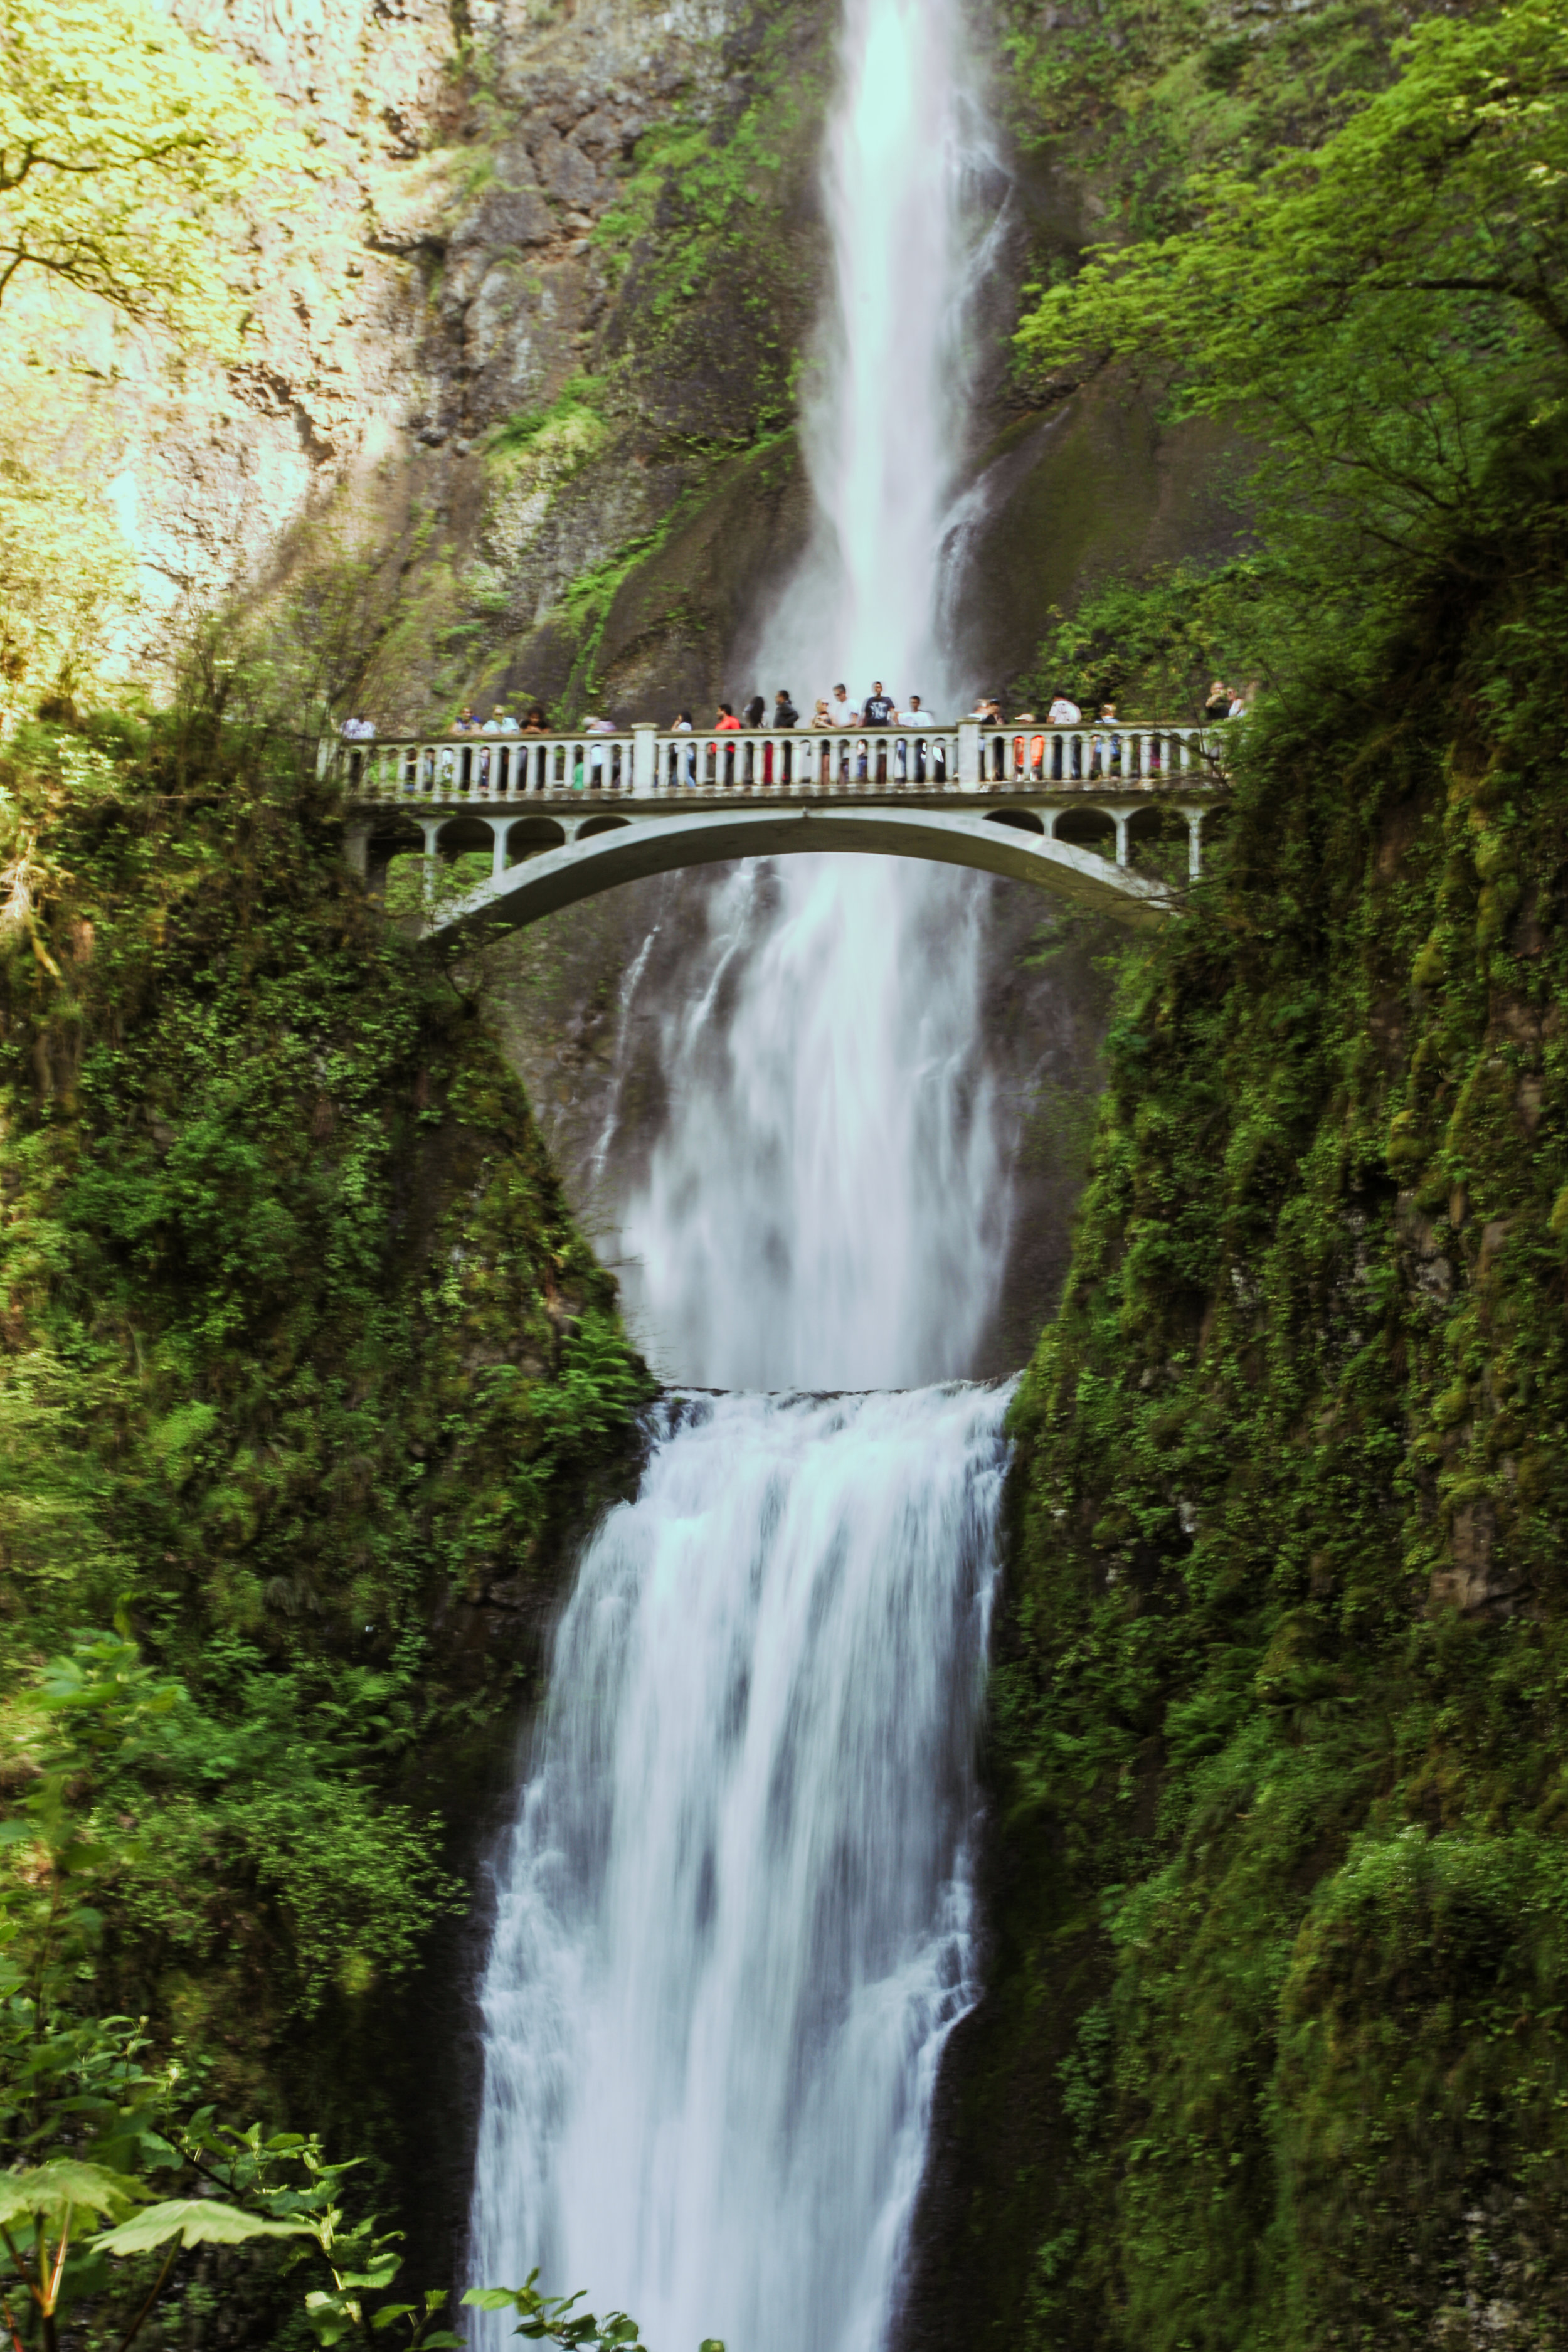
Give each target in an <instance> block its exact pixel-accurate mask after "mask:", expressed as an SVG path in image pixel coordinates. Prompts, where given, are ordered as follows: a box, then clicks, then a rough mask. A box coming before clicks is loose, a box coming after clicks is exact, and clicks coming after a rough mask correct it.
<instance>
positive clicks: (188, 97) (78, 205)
mask: <svg viewBox="0 0 1568 2352" xmlns="http://www.w3.org/2000/svg"><path fill="white" fill-rule="evenodd" d="M0 60H3V69H0V300H3V299H4V298H5V295H6V294H7V293H8V292H9V291H10V289H11V288H12V287H13V286H14V285H15V284H16V283H17V281H18V280H19V279H21V278H25V277H26V276H28V275H36V276H40V277H42V278H47V279H49V280H52V281H53V282H54V283H56V284H57V285H65V286H69V287H73V288H75V289H78V290H79V292H82V293H86V294H90V295H96V296H99V297H100V298H101V299H103V300H104V301H106V302H109V303H110V304H112V305H113V306H114V308H115V309H116V310H120V311H121V312H122V313H123V314H125V315H126V316H127V317H130V318H132V319H135V320H139V321H142V322H143V323H146V324H150V325H156V326H160V327H163V328H164V329H166V330H168V331H171V332H173V333H174V334H175V335H176V336H177V337H178V338H179V339H180V340H181V341H183V342H189V343H196V344H201V345H205V346H207V347H209V348H213V349H216V350H218V351H220V352H224V351H227V350H230V349H232V348H233V347H234V345H235V343H236V341H237V334H238V332H239V330H240V327H241V324H242V321H243V312H244V303H243V298H242V295H241V293H240V292H239V290H238V289H237V288H236V287H235V286H234V285H233V284H231V282H230V278H231V276H232V274H233V273H232V265H231V264H230V260H229V253H228V250H227V249H226V248H228V247H230V246H231V243H232V231H233V227H234V224H235V218H236V210H237V205H239V203H240V201H241V200H242V199H246V198H250V199H254V198H255V197H256V195H257V194H258V186H259V184H260V183H262V182H263V181H264V180H265V179H266V178H267V176H268V174H270V173H297V172H298V171H299V170H300V168H301V166H303V165H304V164H305V163H307V162H308V159H309V151H308V149H307V148H306V146H305V145H304V143H303V142H302V141H301V140H300V138H299V137H298V136H297V135H296V134H295V133H294V132H293V131H292V130H291V129H290V127H289V124H288V122H287V121H286V120H285V118H284V116H283V115H282V113H281V111H280V110H279V106H278V104H277V102H276V101H275V100H274V99H273V98H272V97H271V95H270V93H269V92H268V90H267V89H265V87H264V86H263V84H262V83H261V82H260V81H259V80H258V78H257V77H256V75H255V74H254V73H253V72H252V71H250V69H249V68H247V67H245V66H243V65H240V64H237V63H236V62H234V61H233V60H231V59H230V58H226V57H224V56H223V55H222V54H221V53H220V52H219V51H217V50H216V49H214V48H212V47H209V46H208V45H207V44H205V43H204V42H202V41H200V40H198V39H196V38H195V37H194V36H193V35H191V34H189V33H187V32H186V31H184V28H183V27H182V26H180V25H178V24H176V23H175V22H174V19H173V18H172V17H170V16H165V15H163V13H161V12H160V11H159V10H158V9H157V8H155V7H153V5H151V0H55V5H44V0H0Z"/></svg>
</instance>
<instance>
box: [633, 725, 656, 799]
mask: <svg viewBox="0 0 1568 2352" xmlns="http://www.w3.org/2000/svg"><path fill="white" fill-rule="evenodd" d="M657 783H658V728H657V727H656V726H655V725H654V724H653V722H652V720H651V719H642V720H639V721H638V723H637V725H636V726H635V727H634V728H633V729H632V765H631V777H630V786H631V790H632V791H633V792H634V793H651V792H652V791H653V789H654V787H655V785H656V784H657Z"/></svg>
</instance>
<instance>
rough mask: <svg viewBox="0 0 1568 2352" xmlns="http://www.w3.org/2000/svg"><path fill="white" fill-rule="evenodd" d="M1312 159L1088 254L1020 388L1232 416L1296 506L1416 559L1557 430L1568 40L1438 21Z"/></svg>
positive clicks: (1530, 20) (1209, 187)
mask: <svg viewBox="0 0 1568 2352" xmlns="http://www.w3.org/2000/svg"><path fill="white" fill-rule="evenodd" d="M1397 54H1398V58H1399V62H1400V65H1401V68H1402V69H1401V71H1400V73H1399V75H1398V78H1397V79H1395V80H1394V82H1393V83H1392V85H1391V86H1390V87H1388V88H1387V89H1384V90H1382V91H1381V92H1379V93H1377V94H1376V95H1374V96H1372V97H1370V98H1369V99H1367V100H1366V101H1365V102H1364V103H1363V105H1362V106H1361V107H1360V108H1359V110H1357V111H1356V112H1355V113H1354V114H1352V117H1351V118H1350V120H1349V121H1346V122H1345V123H1343V124H1342V126H1341V127H1340V128H1338V129H1337V130H1336V131H1333V132H1332V133H1331V135H1330V136H1329V137H1327V138H1326V139H1325V140H1324V141H1323V142H1322V143H1321V145H1320V146H1319V147H1317V148H1316V149H1314V150H1311V151H1310V152H1287V153H1284V154H1282V155H1279V156H1278V157H1277V160H1275V161H1273V162H1272V163H1269V164H1268V166H1267V167H1266V168H1265V169H1263V170H1262V171H1261V172H1259V173H1257V174H1256V175H1253V176H1248V175H1247V174H1245V173H1242V172H1240V171H1238V170H1237V169H1234V168H1226V169H1224V170H1216V171H1215V172H1213V173H1208V174H1206V175H1203V176H1201V177H1200V178H1199V179H1198V180H1197V181H1196V182H1195V183H1194V187H1193V191H1192V193H1193V195H1194V201H1195V205H1196V209H1197V214H1198V218H1197V221H1196V224H1195V226H1192V227H1190V228H1186V229H1184V230H1182V231H1180V232H1179V233H1177V234H1174V235H1172V236H1161V237H1149V238H1144V239H1142V240H1140V241H1138V242H1136V243H1133V244H1131V245H1128V246H1125V247H1121V248H1115V247H1107V246H1101V247H1097V248H1095V249H1094V251H1093V253H1092V255H1091V257H1090V258H1089V261H1088V263H1087V264H1086V266H1085V268H1083V269H1082V270H1081V272H1080V273H1079V275H1078V277H1077V278H1074V279H1072V280H1071V281H1070V282H1068V283H1067V284H1065V285H1060V286H1057V287H1053V288H1051V289H1047V291H1045V292H1044V293H1043V294H1042V295H1041V298H1040V300H1039V302H1038V304H1037V308H1036V309H1035V310H1034V311H1033V312H1032V314H1031V315H1030V316H1029V317H1028V318H1027V319H1026V320H1025V321H1024V324H1023V326H1022V328H1021V329H1020V331H1019V335H1018V344H1019V350H1020V354H1021V357H1022V360H1023V362H1024V365H1025V367H1026V370H1027V371H1029V372H1031V373H1036V374H1037V375H1039V374H1043V373H1047V372H1048V371H1050V370H1052V369H1054V368H1057V367H1059V366H1061V365H1063V364H1064V363H1066V362H1072V361H1079V362H1081V360H1082V359H1083V357H1084V356H1085V355H1086V354H1092V355H1096V356H1100V357H1110V358H1118V359H1123V360H1132V361H1134V362H1140V363H1142V364H1144V365H1152V366H1155V367H1157V368H1160V369H1162V370H1163V371H1164V373H1166V375H1167V377H1168V378H1169V380H1170V382H1171V384H1172V386H1173V406H1174V408H1175V409H1176V411H1177V413H1179V414H1186V415H1191V414H1194V413H1196V412H1204V411H1206V412H1209V413H1216V414H1218V413H1229V414H1232V415H1238V416H1239V417H1241V418H1242V420H1243V421H1244V422H1245V423H1246V424H1247V425H1248V426H1249V427H1250V428H1252V429H1254V430H1256V431H1257V432H1258V434H1259V436H1260V437H1261V438H1263V439H1264V440H1265V441H1267V442H1268V443H1269V444H1271V445H1272V446H1273V448H1274V449H1275V451H1276V452H1277V453H1279V454H1280V455H1281V456H1282V457H1283V459H1284V477H1285V482H1286V486H1287V488H1288V489H1289V493H1290V495H1291V497H1295V496H1296V495H1297V494H1298V493H1300V491H1301V489H1302V488H1303V487H1304V486H1305V484H1304V477H1306V476H1308V475H1310V478H1311V479H1310V491H1311V495H1312V497H1313V498H1314V499H1317V500H1318V501H1320V502H1326V507H1325V510H1327V509H1335V507H1336V503H1338V508H1339V512H1340V513H1341V514H1342V510H1343V506H1342V502H1343V500H1344V499H1346V498H1348V499H1351V500H1352V501H1353V503H1354V506H1355V509H1356V518H1357V521H1358V524H1359V526H1360V527H1361V530H1363V533H1364V534H1365V535H1366V536H1367V537H1368V538H1370V539H1371V540H1372V541H1380V540H1381V541H1384V543H1397V544H1399V545H1401V546H1402V547H1407V546H1408V545H1409V543H1410V540H1411V537H1412V534H1413V533H1415V535H1416V536H1417V537H1421V536H1423V535H1424V534H1425V535H1426V536H1428V537H1429V526H1430V524H1431V522H1432V520H1434V518H1435V517H1436V515H1438V514H1441V515H1442V516H1443V517H1445V518H1446V521H1445V524H1444V528H1445V529H1447V527H1448V525H1449V524H1451V523H1452V521H1453V519H1454V517H1455V516H1456V515H1457V514H1458V513H1461V512H1462V511H1463V509H1464V507H1465V504H1466V501H1467V500H1469V499H1474V498H1475V497H1476V496H1477V494H1478V490H1479V485H1480V483H1481V481H1482V479H1483V477H1484V475H1485V472H1486V468H1487V467H1488V466H1489V464H1490V462H1491V461H1492V459H1493V458H1494V457H1495V456H1496V454H1497V452H1498V450H1499V447H1500V445H1501V444H1503V443H1505V442H1508V441H1510V440H1512V439H1514V438H1516V437H1517V432H1518V428H1519V426H1520V425H1521V424H1522V425H1536V424H1539V423H1541V422H1542V419H1544V418H1546V417H1548V416H1549V415H1550V413H1551V412H1552V411H1553V410H1554V409H1555V407H1556V404H1558V403H1559V402H1560V400H1561V399H1562V397H1563V368H1564V362H1565V361H1568V296H1565V294H1564V288H1565V287H1568V104H1565V100H1568V19H1564V17H1563V14H1562V12H1561V10H1560V9H1559V8H1557V7H1556V6H1555V5H1552V0H1520V4H1519V5H1514V6H1510V7H1505V8H1502V9H1500V10H1497V11H1495V12H1493V13H1490V14H1488V15H1486V16H1479V17H1473V18H1460V19H1452V18H1447V17H1433V18H1430V19H1428V20H1427V21H1426V22H1425V23H1423V24H1421V25H1420V26H1417V27H1416V29H1415V32H1414V33H1413V34H1412V35H1411V36H1410V37H1409V38H1408V39H1407V40H1406V41H1405V42H1404V43H1402V44H1401V45H1400V47H1399V50H1398V53H1397Z"/></svg>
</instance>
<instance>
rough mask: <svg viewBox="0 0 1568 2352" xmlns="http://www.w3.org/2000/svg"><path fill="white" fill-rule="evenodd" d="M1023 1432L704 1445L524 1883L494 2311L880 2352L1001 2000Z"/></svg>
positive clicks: (499, 1998)
mask: <svg viewBox="0 0 1568 2352" xmlns="http://www.w3.org/2000/svg"><path fill="white" fill-rule="evenodd" d="M1005 1401H1006V1400H1005V1393H1004V1392H1001V1391H994V1390H993V1391H986V1390H975V1389H965V1388H953V1389H946V1390H924V1391H916V1392H914V1393H912V1394H900V1395H891V1396H868V1397H854V1398H847V1399H837V1400H831V1401H826V1402H824V1401H822V1400H818V1399H803V1398H793V1399H780V1398H768V1397H755V1396H750V1397H720V1398H703V1399H697V1400H690V1401H688V1402H686V1403H685V1404H684V1405H681V1406H679V1407H675V1408H670V1409H667V1412H666V1415H665V1418H664V1421H663V1424H662V1427H661V1430H660V1433H659V1436H658V1442H657V1444H656V1448H655V1451H654V1454H653V1457H652V1460H651V1462H650V1464H649V1466H648V1469H647V1474H646V1475H645V1477H644V1480H643V1485H642V1490H641V1492H640V1494H639V1495H638V1496H637V1500H636V1501H635V1502H634V1503H630V1504H626V1505H623V1506H621V1507H619V1508H618V1509H616V1510H615V1511H614V1512H612V1513H611V1515H610V1517H608V1519H607V1520H606V1522H605V1525H604V1526H603V1528H601V1529H600V1531H599V1533H598V1535H597V1536H596V1538H595V1539H594V1541H593V1542H592V1543H591V1544H590V1546H589V1548H588V1550H587V1553H586V1556H585V1558H584V1561H583V1564H582V1568H581V1570H580V1572H579V1576H578V1580H577V1584H576V1589H575V1591H574V1594H573V1597H572V1601H571V1602H570V1605H569V1607H568V1609H567V1611H566V1614H565V1616H564V1618H563V1622H562V1624H561V1627H560V1629H559V1633H558V1635H557V1640H556V1644H555V1661H554V1673H553V1676H552V1696H551V1700H550V1703H549V1706H548V1709H547V1712H546V1717H545V1721H544V1723H543V1724H542V1727H541V1729H540V1732H539V1735H538V1739H537V1746H536V1750H535V1756H534V1761H533V1769H532V1771H531V1776H530V1778H529V1780H528V1784H527V1789H526V1793H525V1797H524V1801H523V1805H522V1809H521V1814H520V1817H519V1820H518V1823H517V1826H516V1829H515V1831H514V1832H513V1834H512V1838H511V1841H510V1849H509V1851H508V1852H507V1853H505V1854H504V1855H503V1856H502V1858H501V1864H500V1871H499V1874H498V1881H499V1906H498V1920H497V1929H496V1936H495V1942H494V1948H493V1953H492V1957H491V1960H490V1965H489V1971H488V1973H487V1977H486V1979H485V1984H484V1988H483V2008H484V2020H485V2032H486V2048H487V2053H488V2064H487V2078H486V2094H485V2102H484V2110H483V2117H482V2123H481V2134H480V2145H479V2164H478V2182H479V2189H478V2195H477V2198H476V2205H475V2217H474V2246H473V2251H472V2254H471V2257H470V2271H471V2273H472V2274H473V2275H475V2276H477V2277H483V2278H485V2279H487V2280H489V2281H493V2282H500V2283H505V2284H513V2283H515V2282H516V2281H518V2280H520V2279H521V2278H523V2277H525V2276H526V2275H527V2273H528V2272H529V2270H530V2269H531V2268H532V2266H533V2264H534V2263H541V2264H542V2266H543V2271H544V2275H545V2278H546V2280H547V2281H548V2282H549V2283H550V2284H552V2285H557V2286H571V2287H577V2286H580V2285H584V2284H591V2291H592V2294H593V2296H594V2298H595V2304H596V2305H602V2304H608V2303H618V2304H620V2305H623V2306H624V2307H626V2309H629V2310H630V2311H632V2312H633V2313H634V2314H635V2315H636V2316H637V2318H638V2319H639V2320H640V2321H641V2322H642V2325H643V2328H644V2331H645V2334H646V2336H647V2341H648V2342H649V2344H650V2345H651V2346H652V2347H653V2352H696V2347H697V2345H698V2343H699V2341H700V2339H701V2338H702V2337H703V2336H708V2335H717V2336H722V2337H723V2338H724V2339H725V2341H726V2343H727V2344H728V2345H729V2346H730V2347H731V2352H840V2347H842V2352H875V2347H877V2346H878V2345H879V2343H880V2341H881V2339H882V2336H883V2333H884V2331H885V2326H886V2321H887V2315H888V2311H889V2303H890V2300H891V2296H892V2292H893V2287H894V2284H895V2278H896V2272H897V2265H898V2262H899V2257H900V2250H901V2242H902V2235H903V2231H904V2229H905V2225H906V2223H907V2219H908V2215H909V2212H910V2206H911V2203H912V2200H913V2196H914V2191H915V2189H916V2186H917V2184H918V2180H919V2176H920V2170H921V2161H922V2157H923V2152H924V2142H925V2126H926V2116H927V2109H928V2105H929V2099H930V2093H931V2081H932V2077H933V2074H934V2070H935V2063H936V2059H937V2055H938V2053H939V2052H940V2049H941V2046H942V2040H943V2038H944V2036H945V2033H946V2032H947V2029H948V2027H949V2026H950V2025H951V2023H952V2021H953V2020H954V2018H956V2017H957V2016H958V2015H960V2014H961V2013H962V2011H963V2009H964V2008H965V2007H966V2006H967V2005H968V2002H969V2000H970V1999H971V1998H972V1987H971V1983H970V1978H971V1973H972V1969H973V1951H972V1935H971V1920H970V1910H971V1894H970V1885H969V1874H968V1870H967V1864H966V1843H965V1841H966V1832H967V1830H968V1826H969V1822H970V1817H971V1814H972V1811H973V1801H974V1791H973V1725H974V1718H975V1710H976V1706H977V1704H978V1700H979V1695H980V1692H979V1685H980V1677H981V1674H982V1670H983V1664H984V1652H985V1636H986V1626H987V1618H988V1614H989V1610H990V1602H991V1589H992V1580H993V1573H994V1570H993V1561H994V1547H993V1536H994V1521H995V1515H996V1507H997V1501H998V1496H999V1490H1000V1484H1001V1471H1002V1444H1001V1439H1000V1434H999V1426H1000V1422H1001V1418H1002V1413H1003V1411H1004V1409H1005ZM490 2340H492V2341H494V2342H495V2343H496V2344H497V2345H498V2346H499V2345H500V2342H502V2341H503V2340H504V2336H503V2335H502V2334H501V2333H500V2331H499V2330H498V2332H497V2333H496V2334H495V2336H493V2337H492V2338H491V2339H490Z"/></svg>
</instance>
